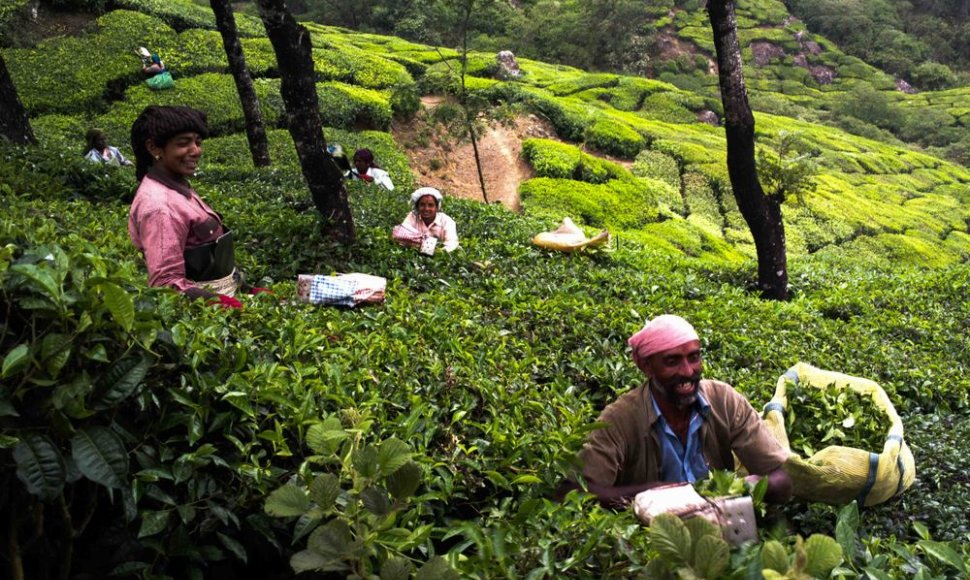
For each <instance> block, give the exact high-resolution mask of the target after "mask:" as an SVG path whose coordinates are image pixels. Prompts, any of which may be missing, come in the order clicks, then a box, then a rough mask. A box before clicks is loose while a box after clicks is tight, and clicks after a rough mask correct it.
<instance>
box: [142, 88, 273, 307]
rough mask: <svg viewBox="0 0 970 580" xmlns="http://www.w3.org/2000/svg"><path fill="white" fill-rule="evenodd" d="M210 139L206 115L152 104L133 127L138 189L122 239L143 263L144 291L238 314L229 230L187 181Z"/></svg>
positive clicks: (238, 278) (238, 281)
mask: <svg viewBox="0 0 970 580" xmlns="http://www.w3.org/2000/svg"><path fill="white" fill-rule="evenodd" d="M208 134H209V128H208V125H207V123H206V116H205V113H203V112H202V111H198V110H196V109H193V108H191V107H170V106H155V105H151V106H148V107H146V108H145V109H144V110H143V111H142V112H141V114H140V115H139V116H138V118H137V119H136V120H135V122H134V123H133V124H132V126H131V147H132V149H133V150H134V152H135V176H136V178H137V179H138V180H139V185H138V190H137V191H136V192H135V199H134V200H133V201H132V204H131V209H130V210H129V213H128V233H129V235H130V236H131V241H132V243H133V244H134V245H135V247H136V248H138V250H139V251H140V252H141V253H142V255H143V256H144V258H145V265H146V267H147V269H148V284H149V285H150V286H167V287H170V288H174V289H175V290H178V291H179V292H181V293H183V294H185V295H186V296H189V297H191V298H206V299H210V300H211V301H212V302H214V303H215V302H218V303H219V304H221V305H222V306H224V307H227V308H242V304H241V303H240V302H239V301H238V300H237V299H236V298H235V297H234V296H235V294H236V291H237V290H238V289H239V288H240V286H241V285H242V280H243V277H242V275H241V273H240V272H239V271H238V270H236V265H235V254H234V251H233V241H232V232H231V231H230V230H229V229H228V228H226V227H225V226H224V224H223V223H222V217H221V216H220V215H219V214H218V213H216V212H215V211H214V210H213V209H212V208H211V207H209V205H208V204H207V203H206V202H204V201H203V200H202V198H200V197H199V195H198V194H197V193H196V192H195V190H194V189H192V186H191V185H190V184H189V182H188V178H189V177H191V176H193V175H195V171H196V169H197V168H198V166H199V159H200V158H201V157H202V140H203V139H205V138H206V137H207V136H208ZM262 290H263V289H261V288H260V289H253V290H251V292H252V293H255V292H258V291H262Z"/></svg>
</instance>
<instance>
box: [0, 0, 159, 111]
mask: <svg viewBox="0 0 970 580" xmlns="http://www.w3.org/2000/svg"><path fill="white" fill-rule="evenodd" d="M98 26H99V32H98V33H97V34H87V35H84V36H81V37H56V38H52V39H50V40H47V41H45V42H43V43H41V44H40V45H39V46H38V47H37V48H36V49H29V50H28V49H12V50H10V51H8V53H7V54H6V58H5V59H6V61H7V62H8V63H9V64H8V67H9V69H10V76H11V77H12V78H13V81H14V83H15V84H16V85H17V90H18V92H19V94H20V98H21V100H22V101H23V103H24V106H25V107H26V108H27V111H28V113H30V114H31V115H37V114H41V113H47V112H59V113H69V112H82V111H91V110H99V109H101V108H102V107H104V106H105V99H104V97H105V94H106V93H107V92H109V88H110V87H112V86H116V85H121V86H123V85H124V84H127V83H130V82H136V80H141V78H142V73H141V65H140V63H139V61H138V58H137V57H136V56H135V55H134V53H133V52H132V50H133V47H135V46H138V45H140V44H141V45H145V46H151V47H152V48H153V49H154V50H158V51H160V53H161V54H163V55H164V54H166V53H168V52H173V51H174V50H175V47H176V45H177V44H176V43H177V37H176V35H175V33H174V32H173V31H172V29H170V28H168V27H167V26H166V25H165V24H164V23H162V22H161V21H159V20H158V19H156V18H153V17H151V16H146V15H143V14H137V13H134V12H128V11H123V10H116V11H114V12H109V13H108V14H105V15H104V16H102V17H101V18H99V19H98ZM79 54H83V55H84V58H78V57H77V55H79Z"/></svg>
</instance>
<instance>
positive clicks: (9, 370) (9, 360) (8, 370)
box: [0, 344, 30, 379]
mask: <svg viewBox="0 0 970 580" xmlns="http://www.w3.org/2000/svg"><path fill="white" fill-rule="evenodd" d="M28 362H30V348H28V346H27V345H26V344H18V345H17V346H15V347H14V348H12V349H11V350H10V352H8V353H7V356H5V357H3V370H2V371H0V378H4V379H5V378H7V377H12V376H13V375H15V374H17V373H19V372H20V371H21V369H23V368H24V367H25V366H26V365H27V363H28Z"/></svg>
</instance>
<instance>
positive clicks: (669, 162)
mask: <svg viewBox="0 0 970 580" xmlns="http://www.w3.org/2000/svg"><path fill="white" fill-rule="evenodd" d="M632 171H633V174H634V175H636V176H637V177H650V178H653V179H659V180H660V181H663V182H664V183H668V184H670V186H671V187H674V188H677V189H680V167H679V166H678V165H677V160H676V159H674V158H673V157H671V156H669V155H665V154H663V153H661V152H659V151H653V150H650V149H646V150H644V151H641V152H640V153H639V154H638V155H637V158H636V161H634V163H633V169H632Z"/></svg>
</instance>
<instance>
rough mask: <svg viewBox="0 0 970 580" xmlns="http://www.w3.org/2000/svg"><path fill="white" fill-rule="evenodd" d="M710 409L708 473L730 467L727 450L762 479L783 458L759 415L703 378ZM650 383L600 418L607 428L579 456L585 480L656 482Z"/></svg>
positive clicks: (705, 427)
mask: <svg viewBox="0 0 970 580" xmlns="http://www.w3.org/2000/svg"><path fill="white" fill-rule="evenodd" d="M700 392H701V394H702V395H703V396H704V398H705V399H706V400H707V402H708V404H710V406H711V411H710V413H709V414H708V415H707V417H705V418H704V422H703V424H702V426H701V431H700V440H701V450H702V452H703V454H704V459H705V460H706V461H707V465H708V466H709V467H710V468H711V469H712V470H713V469H734V467H735V465H734V457H733V455H732V451H733V452H734V453H735V454H737V456H738V459H740V461H741V464H742V465H744V467H745V468H747V470H748V471H749V472H750V473H753V474H757V475H766V474H768V473H770V472H772V471H774V470H775V469H777V468H778V467H780V466H781V465H782V464H783V463H784V462H785V460H786V459H788V454H789V453H788V451H786V450H785V449H784V448H782V446H781V445H780V444H779V443H778V441H777V440H776V439H775V438H774V436H773V435H772V434H771V433H770V432H769V431H768V428H767V427H766V426H765V424H764V423H763V422H762V420H761V417H760V416H759V415H758V413H757V412H756V411H755V410H754V408H753V407H752V406H751V403H749V402H748V400H747V399H745V398H744V396H743V395H741V394H740V393H738V392H737V391H735V390H734V388H733V387H731V385H729V384H727V383H722V382H720V381H712V380H702V381H701V384H700ZM652 398H653V394H652V393H651V391H650V388H649V383H647V384H645V385H643V386H641V387H639V388H636V389H633V390H632V391H629V392H627V393H625V394H623V395H622V396H621V397H620V398H619V399H617V400H616V401H614V402H613V403H611V404H610V405H608V406H607V407H606V408H605V409H604V410H603V412H602V413H601V414H600V417H599V419H598V420H599V421H600V422H603V423H606V424H607V425H606V426H605V427H603V428H601V429H597V430H595V431H593V432H592V433H590V435H589V437H588V438H587V440H586V444H585V445H584V446H583V449H582V451H580V454H579V457H580V460H581V461H582V463H583V477H585V478H586V481H588V482H591V483H596V484H598V485H604V486H621V485H636V484H641V483H653V482H657V481H661V475H660V473H661V472H660V465H661V456H660V454H661V447H660V439H659V436H658V434H657V430H656V429H655V428H654V424H655V423H656V422H657V420H658V419H659V416H658V415H657V413H656V411H655V409H654V406H653V401H652Z"/></svg>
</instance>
